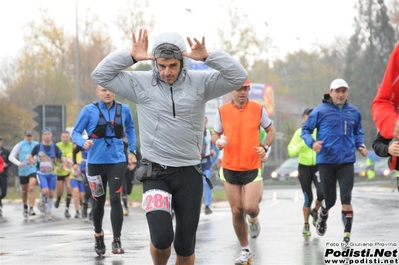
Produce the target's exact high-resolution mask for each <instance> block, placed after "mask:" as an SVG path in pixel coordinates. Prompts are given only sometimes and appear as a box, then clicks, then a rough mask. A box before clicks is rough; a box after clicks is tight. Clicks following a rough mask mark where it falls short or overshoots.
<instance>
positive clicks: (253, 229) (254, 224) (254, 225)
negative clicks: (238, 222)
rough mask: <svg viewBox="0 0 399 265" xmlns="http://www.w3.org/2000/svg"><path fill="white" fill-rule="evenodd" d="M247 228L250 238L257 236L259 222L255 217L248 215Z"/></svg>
mask: <svg viewBox="0 0 399 265" xmlns="http://www.w3.org/2000/svg"><path fill="white" fill-rule="evenodd" d="M248 230H249V235H250V236H251V237H252V238H257V237H258V236H259V233H260V223H259V220H258V218H257V217H255V218H254V219H251V218H250V217H248Z"/></svg>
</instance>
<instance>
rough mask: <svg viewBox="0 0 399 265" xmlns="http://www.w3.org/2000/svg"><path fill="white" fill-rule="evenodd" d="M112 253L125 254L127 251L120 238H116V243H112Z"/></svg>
mask: <svg viewBox="0 0 399 265" xmlns="http://www.w3.org/2000/svg"><path fill="white" fill-rule="evenodd" d="M112 253H114V254H123V253H125V251H124V250H123V248H122V244H121V238H120V237H114V241H113V242H112Z"/></svg>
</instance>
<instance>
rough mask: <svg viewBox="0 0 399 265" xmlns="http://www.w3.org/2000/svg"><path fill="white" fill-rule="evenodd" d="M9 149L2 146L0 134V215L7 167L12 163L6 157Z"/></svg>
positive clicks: (5, 188) (0, 214)
mask: <svg viewBox="0 0 399 265" xmlns="http://www.w3.org/2000/svg"><path fill="white" fill-rule="evenodd" d="M9 156H10V151H9V150H8V149H5V148H4V147H3V137H1V136H0V216H3V202H2V199H4V198H5V197H6V195H7V186H8V183H7V182H8V169H9V168H10V166H11V165H12V163H11V162H10V160H9V159H8V157H9Z"/></svg>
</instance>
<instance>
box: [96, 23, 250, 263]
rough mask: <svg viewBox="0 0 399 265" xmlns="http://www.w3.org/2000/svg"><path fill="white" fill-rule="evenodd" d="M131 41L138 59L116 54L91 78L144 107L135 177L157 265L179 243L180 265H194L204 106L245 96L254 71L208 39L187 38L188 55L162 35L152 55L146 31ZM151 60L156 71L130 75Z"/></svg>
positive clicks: (175, 38)
mask: <svg viewBox="0 0 399 265" xmlns="http://www.w3.org/2000/svg"><path fill="white" fill-rule="evenodd" d="M132 36H133V46H132V50H131V52H130V53H129V52H127V51H122V52H114V53H111V54H110V55H108V56H107V57H106V58H105V59H104V60H102V61H101V63H100V64H99V65H98V66H97V68H96V69H95V70H94V71H93V73H92V78H93V79H94V81H95V82H96V83H97V84H99V85H101V86H102V87H104V88H106V89H108V90H110V91H112V92H114V93H115V94H117V95H119V96H122V97H123V98H126V99H128V100H130V101H132V102H134V103H136V104H137V113H138V121H139V133H140V140H141V151H142V157H143V160H142V163H141V167H140V168H139V169H138V170H137V172H136V176H137V178H139V179H140V180H141V181H142V182H143V207H144V209H145V210H146V216H147V221H148V224H149V228H150V235H151V255H152V259H153V263H154V264H166V263H167V261H168V259H169V256H170V252H171V244H172V241H174V247H175V251H176V254H177V264H194V259H195V254H194V249H195V241H196V238H195V234H196V230H197V226H198V221H199V215H200V209H201V198H202V190H203V184H202V177H203V175H202V171H201V170H200V167H199V164H200V163H201V155H200V153H201V147H202V137H203V126H204V125H203V122H204V117H205V104H206V102H207V101H208V100H210V99H213V98H216V97H219V96H221V95H224V94H226V93H229V92H231V91H233V90H236V89H239V88H240V87H241V85H242V84H243V83H244V82H245V80H246V79H247V72H246V71H245V69H244V68H243V67H242V66H241V65H240V64H239V62H238V61H236V60H235V59H234V58H233V57H232V56H230V55H228V54H226V53H224V52H222V51H214V52H212V53H209V52H208V51H207V49H206V47H205V38H204V37H203V38H202V40H201V41H199V40H197V39H195V38H194V39H193V40H191V39H190V38H187V41H188V44H189V45H190V48H191V52H188V51H187V48H186V46H185V43H184V39H183V38H182V36H181V35H179V34H178V33H172V32H167V33H163V34H161V35H160V36H158V38H157V39H156V40H155V42H154V46H153V48H152V51H151V54H150V55H148V35H147V31H146V30H140V31H139V32H138V34H137V36H136V34H135V33H133V35H132ZM188 58H191V59H193V60H196V61H204V63H205V64H206V65H207V66H209V67H211V68H213V69H214V70H211V71H199V70H188ZM144 60H151V61H152V62H151V63H152V70H150V71H125V69H126V68H128V67H130V66H132V65H133V64H134V63H136V62H138V61H144ZM172 203H173V208H174V212H175V216H176V236H175V237H174V235H173V225H172V215H171V212H172V209H171V208H172Z"/></svg>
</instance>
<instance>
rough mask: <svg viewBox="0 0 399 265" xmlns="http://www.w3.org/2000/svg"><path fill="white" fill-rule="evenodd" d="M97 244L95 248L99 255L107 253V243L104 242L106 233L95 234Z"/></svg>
mask: <svg viewBox="0 0 399 265" xmlns="http://www.w3.org/2000/svg"><path fill="white" fill-rule="evenodd" d="M94 239H95V244H94V250H95V251H96V253H97V255H99V256H101V255H104V254H105V244H104V235H100V236H95V235H94Z"/></svg>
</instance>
